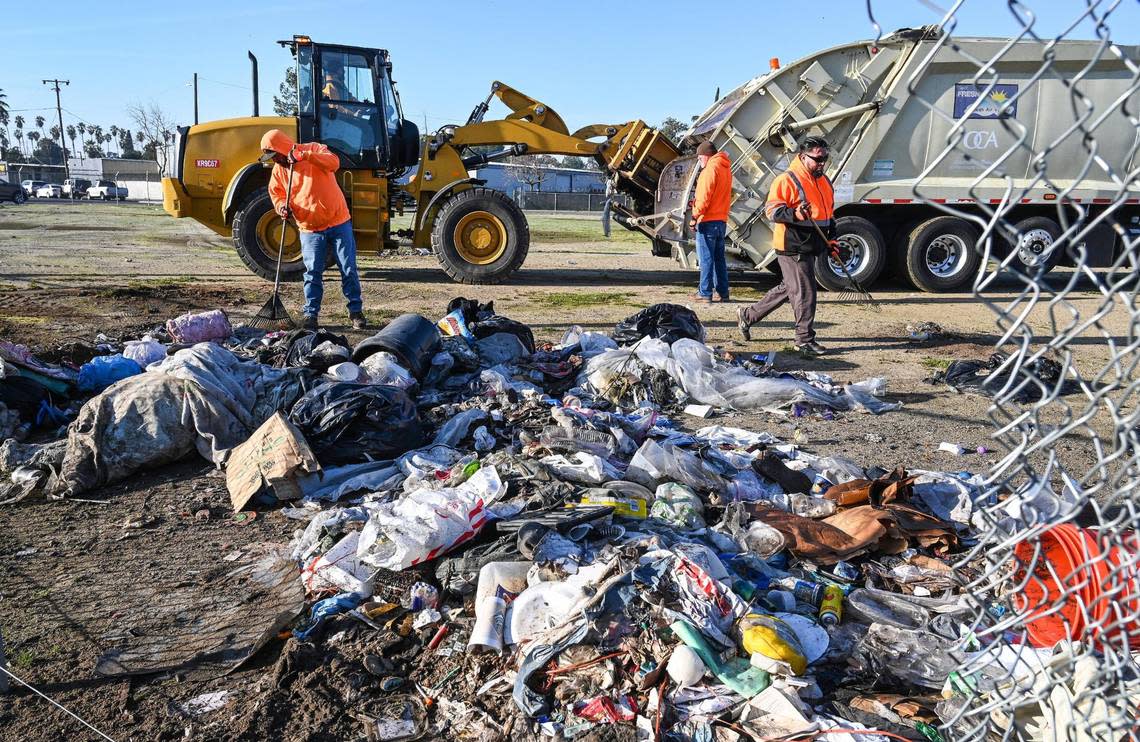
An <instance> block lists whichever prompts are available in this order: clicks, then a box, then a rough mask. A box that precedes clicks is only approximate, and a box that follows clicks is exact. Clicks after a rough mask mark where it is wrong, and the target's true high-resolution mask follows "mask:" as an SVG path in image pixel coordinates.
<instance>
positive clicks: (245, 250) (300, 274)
mask: <svg viewBox="0 0 1140 742" xmlns="http://www.w3.org/2000/svg"><path fill="white" fill-rule="evenodd" d="M233 238H234V247H235V248H237V254H238V257H239V258H241V262H243V263H245V265H246V267H247V268H249V269H250V270H251V271H253V272H254V273H256V274H257V275H259V276H261V277H262V278H264V279H265V280H266V281H272V280H273V274H274V272H275V271H276V270H277V249H278V243H279V242H280V239H281V218H280V217H279V216H277V215H276V214H275V213H274V212H273V201H272V200H270V198H269V191H268V190H260V189H259V190H256V191H254V192H253V193H251V194H249V195H248V196H246V199H245V201H243V202H242V204H241V206H239V207H238V210H237V214H236V215H235V216H234V223H233ZM330 252H331V251H330ZM304 274H305V263H304V262H303V261H302V260H301V238H300V233H299V232H298V231H297V227H296V225H294V224H293V223H292V222H290V223H289V226H288V227H286V229H285V254H284V256H282V260H281V280H282V281H300V280H301V279H302V278H304Z"/></svg>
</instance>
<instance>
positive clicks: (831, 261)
mask: <svg viewBox="0 0 1140 742" xmlns="http://www.w3.org/2000/svg"><path fill="white" fill-rule="evenodd" d="M837 242H838V243H839V258H840V260H836V259H835V258H834V257H833V256H831V255H828V256H827V264H828V266H829V267H830V268H831V272H832V273H834V274H835V275H836V276H840V277H844V276H843V270H842V269H841V268H840V267H839V266H840V261H842V264H843V267H844V268H846V269H847V272H848V273H850V274H851V275H852V276H858V275H859V271H861V270H863V269H864V268H866V267H867V261H868V260H870V258H871V246H870V245H868V244H867V241H866V240H865V239H863V238H862V237H860V236H859V235H856V234H845V235H843V236H842V237H840V238H839V239H838V240H837Z"/></svg>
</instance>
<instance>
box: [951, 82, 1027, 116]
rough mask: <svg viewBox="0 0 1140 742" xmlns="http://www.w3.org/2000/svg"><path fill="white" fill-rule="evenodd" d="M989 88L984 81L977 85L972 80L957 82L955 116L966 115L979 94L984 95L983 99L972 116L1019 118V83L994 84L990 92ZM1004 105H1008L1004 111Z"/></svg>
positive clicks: (955, 86)
mask: <svg viewBox="0 0 1140 742" xmlns="http://www.w3.org/2000/svg"><path fill="white" fill-rule="evenodd" d="M987 88H989V86H987V85H985V84H984V83H978V84H977V85H975V84H974V83H972V82H959V83H955V85H954V118H956V119H960V118H962V117H963V116H965V115H966V111H968V110H969V109H970V106H972V105H974V103H975V102H977V100H978V96H979V95H981V96H983V99H982V101H981V102H980V103H978V107H977V108H976V109H975V110H974V112H973V113H971V114H970V116H969V117H970V118H972V119H996V118H1017V100H1016V98H1017V85H994V86H993V88H992V89H990V90H989V91H988V92H987ZM1011 101H1012V102H1011ZM1002 106H1007V107H1006V109H1005V110H1004V111H1002Z"/></svg>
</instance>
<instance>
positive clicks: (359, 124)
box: [282, 36, 419, 172]
mask: <svg viewBox="0 0 1140 742" xmlns="http://www.w3.org/2000/svg"><path fill="white" fill-rule="evenodd" d="M282 43H283V44H286V45H289V46H291V47H292V50H293V54H294V56H295V57H296V59H297V107H298V117H297V132H298V137H299V140H300V141H302V142H321V143H322V144H325V145H327V146H328V147H329V148H330V149H331V150H333V151H334V152H336V153H337V155H339V156H340V158H341V162H342V165H343V166H344V167H345V168H349V169H368V170H383V171H386V172H395V171H400V170H402V169H403V168H406V167H410V166H412V165H414V164H416V162H418V160H419V129H418V128H417V127H416V125H415V124H413V123H412V122H410V121H407V120H405V119H404V117H403V113H402V111H401V110H400V98H399V95H398V94H397V93H396V86H395V83H394V82H393V81H392V63H391V62H390V61H389V59H388V52H387V51H385V50H383V49H366V48H362V47H354V46H340V45H333V44H315V43H313V42H312V41H310V40H309V39H308V38H307V37H304V36H294V37H293V40H292V41H291V42H282Z"/></svg>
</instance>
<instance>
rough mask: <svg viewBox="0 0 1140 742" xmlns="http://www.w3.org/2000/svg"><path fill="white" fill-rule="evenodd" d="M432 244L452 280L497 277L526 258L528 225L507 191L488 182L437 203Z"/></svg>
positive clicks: (490, 281) (474, 281)
mask: <svg viewBox="0 0 1140 742" xmlns="http://www.w3.org/2000/svg"><path fill="white" fill-rule="evenodd" d="M431 244H432V249H433V250H434V252H435V256H436V258H437V259H438V260H439V264H440V265H441V266H442V267H443V270H444V272H446V273H447V275H449V276H451V279H452V280H453V281H456V282H458V283H466V284H493V283H502V282H503V281H505V280H507V279H508V278H509V277H510V276H511V275H512V274H513V273H514V272H515V271H517V270H518V269H519V267H520V266H521V265H522V264H523V261H524V260H526V254H527V251H528V250H530V227H529V226H528V225H527V223H526V216H524V215H523V212H522V209H520V208H519V207H518V205H517V204H515V202H514V201H512V200H510V199H509V198H507V196H506V195H504V194H502V193H500V192H499V191H493V190H491V189H489V188H469V189H467V190H465V191H460V192H459V193H456V194H455V195H453V196H451V197H449V198H448V199H447V200H446V201H444V202H443V204H442V205H441V206H440V207H439V210H438V211H437V212H436V215H435V222H434V224H433V225H432V230H431Z"/></svg>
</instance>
